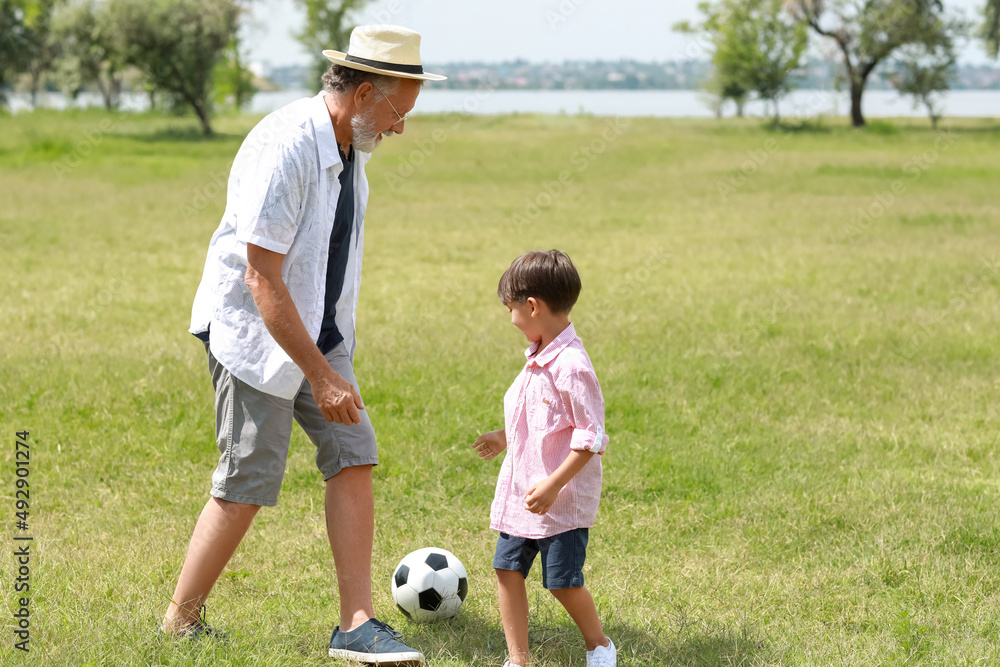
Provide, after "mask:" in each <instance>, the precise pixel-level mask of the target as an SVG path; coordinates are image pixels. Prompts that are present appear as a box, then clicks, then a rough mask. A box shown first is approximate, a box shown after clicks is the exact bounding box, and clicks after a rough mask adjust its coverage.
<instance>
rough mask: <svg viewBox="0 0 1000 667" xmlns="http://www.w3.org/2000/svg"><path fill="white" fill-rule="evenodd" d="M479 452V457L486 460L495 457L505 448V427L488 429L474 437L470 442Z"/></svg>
mask: <svg viewBox="0 0 1000 667" xmlns="http://www.w3.org/2000/svg"><path fill="white" fill-rule="evenodd" d="M472 446H473V447H475V448H476V451H477V452H479V458H483V459H486V460H487V461H488V460H490V459H492V458H494V457H496V455H497V454H499V453H500V452H502V451H503V450H505V449H507V431H506V429H500V430H499V431H490V432H489V433H483V434H482V435H481V436H479V437H478V438H476V441H475V442H474V443H473V444H472Z"/></svg>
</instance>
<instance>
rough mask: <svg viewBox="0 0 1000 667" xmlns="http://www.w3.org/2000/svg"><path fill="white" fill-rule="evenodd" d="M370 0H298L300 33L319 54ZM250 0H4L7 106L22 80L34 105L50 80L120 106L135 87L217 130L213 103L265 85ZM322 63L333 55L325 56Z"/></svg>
mask: <svg viewBox="0 0 1000 667" xmlns="http://www.w3.org/2000/svg"><path fill="white" fill-rule="evenodd" d="M367 1H368V0H335V1H326V0H296V2H297V4H299V5H300V6H301V7H302V8H303V9H304V10H305V12H306V23H305V27H304V28H303V30H302V31H301V32H300V33H299V34H297V35H296V36H297V37H298V39H299V40H300V41H301V42H302V43H303V44H304V45H305V46H306V47H307V48H309V49H310V51H311V52H313V51H314V52H315V55H316V60H317V69H319V67H320V65H321V63H320V61H321V60H322V56H321V54H320V52H321V51H322V49H324V48H332V49H338V50H343V49H345V48H346V46H347V41H348V39H349V36H350V29H351V27H350V25H349V23H348V19H349V15H350V14H351V13H352V12H354V11H356V10H358V9H360V8H361V7H362V6H363V5H364V4H366V2H367ZM250 2H251V0H0V104H3V103H6V96H5V91H6V90H7V89H8V88H10V86H11V85H12V84H13V82H14V81H22V82H25V83H26V87H27V88H28V90H29V92H30V94H31V101H32V106H34V105H35V103H36V99H37V95H38V92H39V91H40V89H41V87H42V85H43V83H45V82H46V81H49V82H53V83H55V84H56V85H57V86H58V87H59V88H60V89H61V90H62V91H63V92H64V93H66V94H67V95H68V96H70V97H71V98H73V99H75V98H76V97H77V96H78V95H79V94H80V92H81V91H83V90H84V89H88V88H89V89H93V90H97V91H98V92H99V93H100V94H101V97H102V98H103V100H104V106H105V107H106V108H107V109H109V110H112V109H116V108H117V107H118V105H119V104H120V101H121V93H122V91H123V90H124V89H125V88H126V86H127V87H129V88H131V89H133V90H135V89H138V90H145V91H146V92H147V93H148V95H149V99H150V106H151V107H152V108H157V107H162V108H168V109H173V110H181V109H190V110H191V111H193V112H194V114H195V115H196V116H197V117H198V120H199V121H200V123H201V127H202V131H203V132H204V133H205V134H211V133H212V126H211V117H212V112H213V108H215V107H216V106H217V105H218V104H220V103H224V102H225V103H231V104H233V105H234V106H235V107H236V108H242V107H243V106H244V105H245V104H246V103H247V102H248V101H249V100H250V98H251V97H252V96H253V94H254V93H255V92H256V87H255V85H254V83H253V75H252V74H251V72H250V71H249V70H248V69H247V67H246V64H245V63H246V52H245V47H244V45H243V44H241V40H240V27H241V25H243V24H244V23H245V21H246V19H247V18H248V16H249V5H250ZM323 62H326V61H325V60H323Z"/></svg>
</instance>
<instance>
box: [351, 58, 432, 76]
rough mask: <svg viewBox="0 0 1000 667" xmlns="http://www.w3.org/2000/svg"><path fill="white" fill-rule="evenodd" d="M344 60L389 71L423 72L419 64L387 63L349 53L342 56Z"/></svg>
mask: <svg viewBox="0 0 1000 667" xmlns="http://www.w3.org/2000/svg"><path fill="white" fill-rule="evenodd" d="M344 60H346V61H347V62H351V63H357V64H359V65H365V66H366V67H377V68H378V69H385V70H389V71H390V72H402V73H403V74H423V73H424V68H423V67H422V66H421V65H398V64H396V63H387V62H385V61H384V60H369V59H368V58H359V57H357V56H352V55H351V54H349V53H348V54H347V55H345V56H344Z"/></svg>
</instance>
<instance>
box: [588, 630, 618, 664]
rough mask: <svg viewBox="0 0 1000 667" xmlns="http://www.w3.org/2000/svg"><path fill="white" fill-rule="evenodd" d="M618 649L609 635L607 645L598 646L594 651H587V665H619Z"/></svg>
mask: <svg viewBox="0 0 1000 667" xmlns="http://www.w3.org/2000/svg"><path fill="white" fill-rule="evenodd" d="M617 666H618V649H616V648H615V643H614V642H613V641H611V637H608V645H607V646H598V647H597V648H595V649H594V650H593V651H587V667H617Z"/></svg>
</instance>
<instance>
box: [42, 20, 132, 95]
mask: <svg viewBox="0 0 1000 667" xmlns="http://www.w3.org/2000/svg"><path fill="white" fill-rule="evenodd" d="M116 27H117V26H116V22H115V18H114V16H112V14H111V11H110V6H109V3H108V2H100V1H99V0H70V2H68V3H66V4H64V5H61V6H60V7H58V8H57V9H56V11H55V14H54V16H53V23H52V34H53V37H54V39H55V40H56V41H58V42H59V43H60V44H61V47H62V59H61V65H60V69H59V72H60V76H59V78H60V80H61V82H62V83H63V89H64V90H65V91H66V92H67V93H69V94H70V95H73V96H74V97H75V95H76V93H77V92H79V90H80V89H81V88H82V87H83V86H84V85H87V84H91V85H93V86H95V87H96V88H97V90H98V91H99V92H100V93H101V97H102V98H103V100H104V107H105V108H106V109H108V110H109V111H110V110H112V109H116V108H118V103H119V101H120V99H121V92H122V83H123V77H124V73H125V68H126V65H125V61H124V58H123V56H122V53H121V49H120V46H121V40H120V39H119V37H118V35H117V34H116V32H115V31H116Z"/></svg>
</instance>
